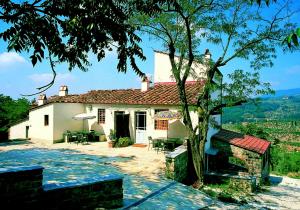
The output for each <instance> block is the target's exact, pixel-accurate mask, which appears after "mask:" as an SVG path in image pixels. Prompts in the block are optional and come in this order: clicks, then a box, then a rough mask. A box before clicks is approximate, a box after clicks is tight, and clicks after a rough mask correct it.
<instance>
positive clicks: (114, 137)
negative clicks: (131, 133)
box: [108, 129, 117, 141]
mask: <svg viewBox="0 0 300 210" xmlns="http://www.w3.org/2000/svg"><path fill="white" fill-rule="evenodd" d="M108 138H109V139H110V140H111V141H114V140H116V139H117V135H116V131H115V130H113V129H110V132H109V135H108Z"/></svg>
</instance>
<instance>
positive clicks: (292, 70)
mask: <svg viewBox="0 0 300 210" xmlns="http://www.w3.org/2000/svg"><path fill="white" fill-rule="evenodd" d="M286 73H287V74H300V65H295V66H292V67H290V68H288V69H287V70H286Z"/></svg>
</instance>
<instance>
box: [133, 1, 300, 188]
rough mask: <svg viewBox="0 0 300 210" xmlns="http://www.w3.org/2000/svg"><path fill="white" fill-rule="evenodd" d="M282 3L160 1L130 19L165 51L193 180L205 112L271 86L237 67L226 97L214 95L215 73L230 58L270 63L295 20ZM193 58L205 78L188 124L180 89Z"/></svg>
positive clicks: (199, 165)
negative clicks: (213, 52) (155, 8)
mask: <svg viewBox="0 0 300 210" xmlns="http://www.w3.org/2000/svg"><path fill="white" fill-rule="evenodd" d="M258 3H259V2H258ZM266 3H267V4H269V2H266ZM287 5H288V4H284V5H279V9H278V8H277V9H274V10H268V8H267V7H262V6H260V7H259V8H257V6H256V5H253V4H252V2H251V1H244V0H238V1H235V0H226V1H218V0H215V1H213V0H203V1H186V0H179V1H174V2H173V3H172V4H171V3H169V2H167V3H165V4H163V5H162V6H161V7H160V8H161V10H162V11H163V12H162V13H157V14H154V15H151V16H149V15H147V14H144V13H142V14H140V15H137V16H135V18H134V20H133V21H132V22H133V24H136V25H137V26H138V27H140V30H141V31H143V32H144V33H146V34H148V35H150V36H152V37H153V38H154V39H157V40H159V41H161V42H162V43H163V46H164V48H165V50H166V51H167V53H168V54H169V60H170V63H171V72H172V74H173V75H172V76H173V78H174V80H175V81H176V83H177V87H178V93H179V96H180V100H181V104H182V106H181V108H182V113H183V118H184V123H185V125H186V127H187V128H188V131H189V143H190V145H191V147H190V149H191V153H192V157H193V158H192V160H193V164H194V169H195V172H196V174H197V177H198V179H199V180H198V183H201V184H202V183H203V172H204V145H205V140H206V137H207V130H208V124H209V121H210V120H209V116H210V115H211V114H213V113H215V112H218V111H220V110H221V109H222V108H223V107H228V106H235V105H240V104H242V103H244V102H246V101H247V100H249V98H250V97H253V95H257V94H262V93H266V92H270V88H269V85H268V84H264V83H262V82H260V81H259V74H258V73H257V72H254V73H247V72H245V70H236V71H234V72H233V73H232V74H230V78H231V80H232V81H231V84H225V86H224V87H223V88H224V90H225V91H224V94H226V96H225V97H224V99H225V100H221V99H220V97H217V99H216V100H214V99H212V98H211V97H210V96H211V95H210V94H211V93H212V92H214V91H216V90H218V89H220V81H221V79H220V80H219V81H217V82H216V81H215V78H216V75H219V71H221V70H222V69H221V68H222V67H223V66H225V65H227V64H228V63H229V62H230V61H232V60H233V59H244V60H247V61H250V67H251V68H252V69H254V70H258V69H261V68H264V67H271V66H272V65H273V59H274V58H275V57H276V47H277V46H281V45H282V41H283V39H284V38H285V37H286V36H287V30H289V29H290V28H292V27H293V26H294V25H293V24H291V23H290V22H289V21H288V20H289V18H290V14H291V13H290V11H289V8H288V6H287ZM266 10H268V11H266ZM270 13H272V14H270ZM202 43H209V44H212V45H215V46H216V47H217V48H218V50H219V51H218V56H219V57H218V58H217V59H216V60H215V61H212V60H210V59H209V58H207V56H208V55H209V54H210V53H209V51H208V50H206V52H205V55H203V54H201V53H199V52H200V51H201V47H202ZM202 50H203V49H202ZM177 55H178V56H177ZM193 64H196V65H202V66H204V68H206V69H207V70H206V72H205V73H204V76H203V77H198V78H197V80H203V79H205V85H204V87H203V89H202V91H201V92H200V93H199V95H198V98H197V104H196V110H197V111H198V118H199V123H198V126H197V127H196V128H194V127H193V125H192V121H191V116H190V114H189V105H188V102H187V95H186V91H185V83H186V80H187V78H188V77H189V76H191V75H193V72H194V70H195V69H194V67H193ZM196 134H198V135H196ZM201 184H200V185H201Z"/></svg>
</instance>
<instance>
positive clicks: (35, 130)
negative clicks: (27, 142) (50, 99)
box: [29, 103, 84, 142]
mask: <svg viewBox="0 0 300 210" xmlns="http://www.w3.org/2000/svg"><path fill="white" fill-rule="evenodd" d="M83 112H84V105H83V104H78V103H53V104H49V105H46V106H42V107H40V108H36V109H34V110H32V111H30V113H29V122H30V128H29V137H30V138H32V139H38V140H44V141H49V142H53V141H55V140H59V139H62V137H63V136H62V135H63V133H64V132H65V131H66V130H70V131H81V130H83V120H74V119H72V117H73V116H75V115H76V114H80V113H83ZM44 115H49V125H47V126H45V125H44Z"/></svg>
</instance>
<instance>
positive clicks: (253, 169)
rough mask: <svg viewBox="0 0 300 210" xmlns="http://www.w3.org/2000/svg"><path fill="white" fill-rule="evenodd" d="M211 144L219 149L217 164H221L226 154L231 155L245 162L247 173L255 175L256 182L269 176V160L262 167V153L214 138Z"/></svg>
mask: <svg viewBox="0 0 300 210" xmlns="http://www.w3.org/2000/svg"><path fill="white" fill-rule="evenodd" d="M212 146H213V147H214V148H217V149H218V150H219V153H218V157H217V161H219V164H221V165H222V163H220V162H222V161H224V160H226V158H225V157H226V156H227V157H228V156H233V157H236V158H239V159H241V160H242V161H244V162H245V163H246V168H247V169H248V174H249V175H252V176H256V177H257V183H260V181H261V180H262V179H265V178H266V177H268V176H269V162H267V163H266V164H265V167H263V155H261V154H259V153H256V152H252V151H249V150H246V149H243V148H240V147H237V146H234V145H231V144H228V143H226V142H222V141H218V140H215V139H214V140H213V141H212ZM267 152H268V151H267Z"/></svg>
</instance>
